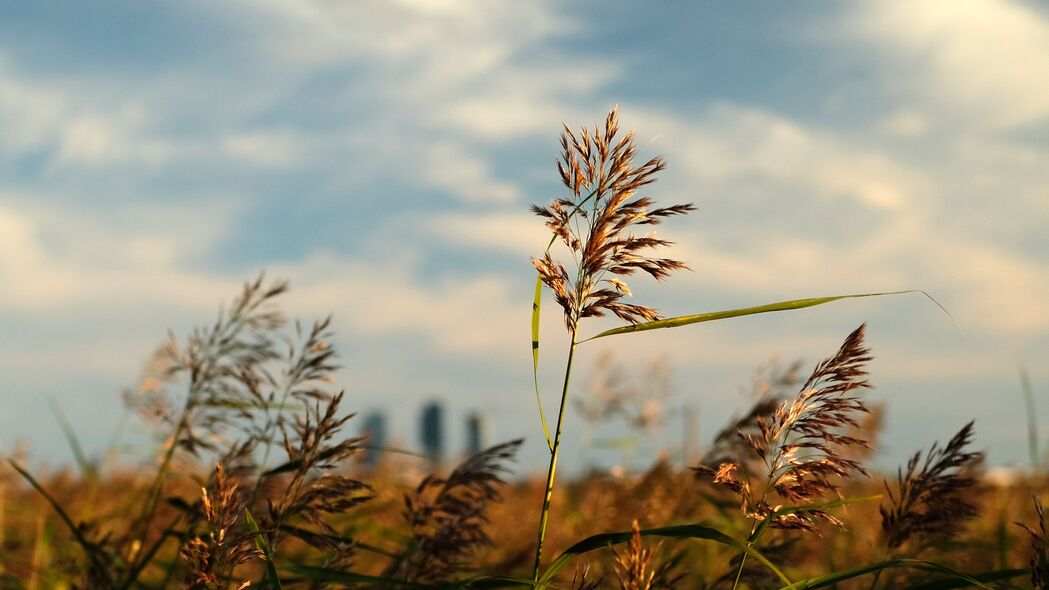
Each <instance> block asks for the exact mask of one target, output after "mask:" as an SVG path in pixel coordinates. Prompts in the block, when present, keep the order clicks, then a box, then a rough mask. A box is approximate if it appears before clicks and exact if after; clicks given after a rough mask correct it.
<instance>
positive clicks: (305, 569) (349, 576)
mask: <svg viewBox="0 0 1049 590" xmlns="http://www.w3.org/2000/svg"><path fill="white" fill-rule="evenodd" d="M288 570H289V571H291V572H292V573H294V574H298V575H300V576H304V577H306V578H307V579H310V580H313V581H316V582H336V583H340V584H346V585H347V586H348V587H351V588H357V587H359V586H360V585H362V584H368V585H374V586H376V587H379V588H406V589H408V590H434V589H435V588H438V586H427V585H426V584H416V583H415V582H405V581H404V580H394V579H391V578H380V577H378V576H367V575H364V574H356V573H353V572H344V571H340V570H333V569H328V568H323V567H310V566H303V565H293V566H291V567H289V568H288Z"/></svg>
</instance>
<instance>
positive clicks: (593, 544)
mask: <svg viewBox="0 0 1049 590" xmlns="http://www.w3.org/2000/svg"><path fill="white" fill-rule="evenodd" d="M632 536H633V532H630V531H627V532H621V533H602V534H599V535H593V536H591V537H587V538H586V539H583V540H582V541H579V542H578V543H576V544H575V545H572V546H571V547H569V548H568V549H565V551H564V552H563V553H561V555H559V556H557V559H555V560H554V561H553V562H552V563H551V564H550V565H549V567H547V569H546V571H545V572H543V575H542V577H540V578H539V584H538V587H540V588H545V587H546V586H548V585H549V584H550V582H552V581H553V579H554V577H556V576H557V574H559V573H560V572H561V570H563V569H564V568H565V566H567V565H568V564H569V563H570V562H571V561H572V560H573V559H575V557H576V556H577V555H581V554H583V553H587V552H589V551H593V550H595V549H603V548H605V547H611V546H612V545H618V544H621V543H626V542H627V541H629V540H630V538H631V537H632ZM641 536H642V537H666V538H671V539H703V540H707V541H714V542H715V543H721V544H722V545H728V546H729V547H734V548H735V549H738V550H740V551H743V552H745V553H747V554H748V555H751V556H753V557H754V558H755V559H757V560H758V561H760V562H761V563H762V564H763V565H764V566H765V567H767V568H769V570H771V571H772V573H774V574H776V576H777V577H778V578H779V579H780V580H782V581H783V582H784V583H785V584H786V586H785V587H786V588H797V586H795V584H794V583H793V582H791V581H790V579H789V578H788V577H787V576H786V575H784V573H783V572H782V571H780V569H779V568H778V567H776V566H775V565H774V564H773V563H772V562H771V561H769V560H768V559H766V558H765V556H764V555H762V554H761V553H760V552H758V550H757V549H754V548H753V547H750V546H749V545H748V544H747V542H746V541H741V540H739V539H736V538H735V537H731V536H729V535H726V534H725V533H723V532H721V531H719V530H717V529H715V528H711V527H708V526H704V525H700V524H686V525H679V526H670V527H661V528H655V529H646V530H642V531H641Z"/></svg>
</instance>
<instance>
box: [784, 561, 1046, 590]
mask: <svg viewBox="0 0 1049 590" xmlns="http://www.w3.org/2000/svg"><path fill="white" fill-rule="evenodd" d="M891 568H914V569H921V570H925V571H935V572H940V573H943V574H947V575H949V576H951V577H950V578H948V579H945V580H935V581H933V582H925V583H922V584H919V585H917V586H912V587H911V588H910V590H918V589H921V590H940V589H948V588H964V587H968V586H978V587H980V588H986V589H988V590H990V588H991V586H988V585H987V584H985V583H984V582H992V581H997V580H1005V579H1009V578H1014V577H1016V576H1019V575H1022V574H1025V573H1027V570H997V571H992V572H985V573H982V574H977V575H969V574H967V573H965V572H963V571H960V570H956V569H954V568H952V567H949V566H946V565H943V564H942V563H936V562H934V561H925V560H922V559H889V560H886V561H879V562H876V563H868V564H866V565H861V566H858V567H854V568H849V569H845V570H841V571H837V572H833V573H830V574H825V575H822V576H817V577H815V578H808V579H805V580H801V581H799V582H796V583H795V584H794V586H793V587H794V589H795V590H815V589H816V588H826V587H828V586H834V585H836V584H839V583H841V582H844V581H845V580H850V579H852V578H858V577H860V576H863V575H866V574H870V573H874V572H877V571H880V570H885V569H891ZM789 588H790V587H789V586H784V587H783V588H781V589H780V590H788V589H789Z"/></svg>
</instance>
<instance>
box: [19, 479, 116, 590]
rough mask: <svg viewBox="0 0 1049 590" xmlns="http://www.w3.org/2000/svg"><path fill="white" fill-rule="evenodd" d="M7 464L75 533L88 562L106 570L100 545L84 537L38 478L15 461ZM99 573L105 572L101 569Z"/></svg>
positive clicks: (74, 536) (75, 537) (74, 535)
mask: <svg viewBox="0 0 1049 590" xmlns="http://www.w3.org/2000/svg"><path fill="white" fill-rule="evenodd" d="M7 462H8V463H10V464H11V467H12V468H13V469H14V470H15V471H17V472H18V474H19V475H21V476H22V477H23V478H24V479H25V480H26V481H27V482H29V485H31V486H33V489H34V490H36V492H37V493H38V494H40V495H41V496H42V497H43V498H44V500H47V503H48V504H50V505H51V508H53V509H54V511H55V513H56V514H58V517H59V518H61V519H62V522H63V523H65V525H66V527H68V528H69V531H70V532H71V533H73V538H74V539H76V542H77V543H78V544H79V545H80V546H81V547H82V548H83V549H84V553H86V554H87V558H88V560H90V561H91V562H92V564H93V565H94V566H95V567H97V568H104V567H105V565H104V560H102V559H101V558H100V557H99V548H98V545H96V544H94V543H92V542H91V541H89V540H87V537H85V536H84V533H83V532H82V531H81V530H80V527H78V526H76V523H74V522H73V519H72V518H70V517H69V514H68V513H67V512H66V511H65V509H64V508H62V505H61V504H59V503H58V500H55V498H54V496H52V495H51V494H50V493H48V491H47V490H46V489H44V486H42V485H40V482H38V481H37V480H36V478H34V477H33V476H32V475H31V474H30V473H29V472H28V471H26V470H25V469H23V468H22V466H21V465H19V464H18V463H16V462H15V461H14V460H13V459H8V460H7ZM99 571H105V570H104V569H100V570H99Z"/></svg>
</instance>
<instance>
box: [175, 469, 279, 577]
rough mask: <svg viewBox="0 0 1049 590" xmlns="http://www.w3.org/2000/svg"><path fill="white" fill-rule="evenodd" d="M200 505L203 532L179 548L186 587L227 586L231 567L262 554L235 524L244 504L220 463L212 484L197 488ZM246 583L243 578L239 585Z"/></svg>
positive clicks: (250, 538) (247, 535)
mask: <svg viewBox="0 0 1049 590" xmlns="http://www.w3.org/2000/svg"><path fill="white" fill-rule="evenodd" d="M201 506H202V510H203V513H204V521H205V523H206V524H207V532H206V533H205V534H202V535H199V536H196V537H194V538H192V539H190V541H189V542H188V543H187V544H186V545H185V547H183V548H182V561H183V562H184V563H185V566H186V573H185V581H186V587H187V588H193V589H194V590H205V589H209V590H210V589H217V588H227V585H226V580H227V579H228V578H229V577H230V574H231V572H232V571H233V569H234V568H236V567H237V566H238V565H241V564H244V563H247V562H249V561H252V560H255V559H263V558H264V556H263V555H262V552H260V551H259V550H258V549H257V548H256V547H255V543H254V541H253V540H252V537H253V536H252V535H251V534H250V533H245V532H243V530H238V528H237V526H236V524H237V519H238V518H239V517H240V515H241V514H242V513H243V510H244V505H243V503H242V501H241V500H240V499H239V498H238V495H237V484H236V483H234V482H232V481H230V480H228V479H227V478H226V475H225V473H224V472H223V469H222V464H221V463H220V464H218V465H217V466H216V468H215V480H214V485H212V486H211V487H210V489H209V488H207V487H205V488H202V489H201ZM249 585H250V582H247V581H246V582H244V583H243V584H241V585H240V586H239V588H246V587H247V586H249Z"/></svg>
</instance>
